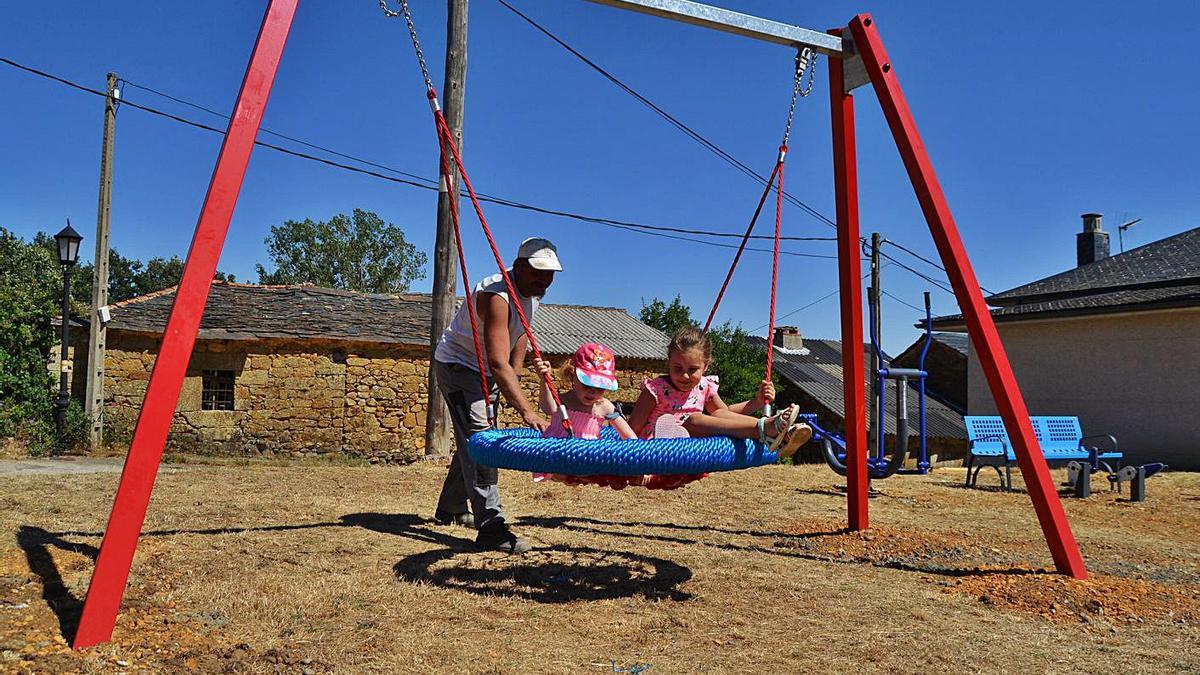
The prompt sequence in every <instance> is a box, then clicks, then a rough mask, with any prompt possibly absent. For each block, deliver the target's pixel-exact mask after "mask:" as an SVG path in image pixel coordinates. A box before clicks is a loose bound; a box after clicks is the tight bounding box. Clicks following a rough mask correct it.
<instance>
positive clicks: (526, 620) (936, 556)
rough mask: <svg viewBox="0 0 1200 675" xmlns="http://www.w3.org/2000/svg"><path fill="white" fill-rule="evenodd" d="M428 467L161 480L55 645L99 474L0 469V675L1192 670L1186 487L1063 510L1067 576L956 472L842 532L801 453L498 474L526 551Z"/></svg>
mask: <svg viewBox="0 0 1200 675" xmlns="http://www.w3.org/2000/svg"><path fill="white" fill-rule="evenodd" d="M443 472H444V468H442V467H439V466H436V465H429V464H419V465H414V466H409V467H405V468H360V467H345V466H280V465H278V464H272V465H265V464H264V465H257V464H247V465H226V466H202V465H191V466H188V467H187V470H186V471H178V472H164V473H162V474H160V476H159V481H158V485H157V487H156V490H155V496H154V499H153V500H152V502H151V505H150V511H149V515H148V517H147V521H146V525H145V530H144V531H145V535H144V536H143V537H142V540H141V544H140V547H139V549H138V555H137V558H136V559H135V562H134V567H133V573H132V575H131V578H130V583H129V588H128V591H127V594H126V598H125V602H124V604H123V606H122V612H121V615H120V616H119V618H118V621H117V628H116V633H115V634H114V637H113V641H112V642H111V643H108V644H105V645H101V646H99V647H94V648H91V649H87V650H84V651H82V652H80V653H75V652H72V651H70V649H68V647H67V641H68V639H69V636H70V635H71V634H72V632H73V630H74V628H75V624H76V623H77V621H78V616H79V611H80V607H81V602H82V599H83V596H84V594H85V592H86V589H87V584H88V581H89V579H90V576H91V571H92V567H93V564H94V558H95V555H96V552H97V547H98V546H99V545H100V535H101V532H102V530H103V527H104V524H105V521H106V520H107V517H108V511H109V508H110V505H111V500H112V495H113V493H114V491H115V488H116V483H117V480H118V476H117V475H113V474H103V473H97V474H79V475H10V476H5V477H4V478H3V482H2V483H0V671H2V672H38V673H40V672H56V673H58V672H85V673H92V672H95V673H100V672H103V673H109V672H129V673H141V672H234V673H241V672H247V673H325V672H339V673H342V672H351V673H353V672H389V673H390V672H451V673H508V672H513V673H529V672H537V673H542V672H549V673H579V672H595V673H611V672H614V671H622V672H643V671H645V670H646V669H647V666H649V668H650V673H651V674H652V675H653V674H657V673H675V672H687V673H691V672H703V673H710V672H711V673H723V672H799V671H800V670H801V669H808V668H817V669H825V670H831V671H834V672H844V671H847V670H851V669H854V670H861V671H863V672H913V671H938V672H948V671H953V672H989V673H991V672H1031V671H1032V672H1081V671H1086V672H1122V673H1126V672H1166V671H1170V672H1180V671H1182V672H1200V628H1198V626H1200V566H1198V565H1200V475H1196V474H1177V473H1173V474H1166V475H1161V476H1156V477H1155V478H1153V479H1151V480H1150V481H1149V482H1148V491H1149V495H1150V500H1149V501H1148V502H1146V503H1144V504H1131V503H1128V502H1125V501H1122V500H1121V499H1119V498H1118V496H1117V495H1116V494H1115V493H1107V492H1103V491H1102V492H1098V493H1096V494H1094V495H1093V496H1092V497H1091V498H1090V499H1088V500H1086V501H1080V500H1070V499H1068V500H1064V505H1065V508H1066V511H1067V514H1068V516H1069V518H1070V520H1071V523H1072V527H1073V529H1074V532H1075V536H1076V537H1077V538H1078V540H1079V542H1080V546H1081V548H1082V550H1083V554H1084V557H1085V559H1086V560H1087V563H1088V567H1089V571H1090V573H1091V577H1090V578H1089V579H1088V580H1086V581H1077V580H1072V579H1068V578H1065V577H1062V576H1059V575H1056V574H1054V573H1053V569H1052V568H1051V567H1050V557H1049V554H1048V553H1047V551H1046V547H1045V543H1044V542H1043V540H1042V538H1041V533H1040V530H1039V528H1038V525H1037V522H1036V519H1035V517H1034V514H1033V510H1032V507H1031V505H1030V502H1029V498H1028V495H1026V494H1024V493H1023V492H1021V491H1017V492H1014V493H1004V492H1000V491H998V490H995V489H973V490H968V489H965V488H963V487H962V486H961V483H962V480H963V472H962V470H954V469H939V470H938V471H936V472H935V473H934V474H933V475H931V476H926V477H914V476H905V477H897V478H893V479H890V480H888V481H885V482H880V483H878V484H877V487H879V488H880V489H881V490H882V491H883V494H882V495H881V496H879V497H878V498H876V499H873V500H872V501H871V508H872V521H871V522H872V527H871V529H870V530H869V531H868V532H865V533H849V532H846V531H844V529H843V527H844V522H845V521H844V515H845V497H844V495H843V494H842V492H841V491H840V490H839V489H838V488H837V485H838V483H840V482H841V480H840V479H839V478H838V477H837V476H835V475H834V474H832V473H831V472H829V471H828V470H827V469H825V468H823V467H817V466H801V467H785V466H777V467H767V468H761V469H753V470H748V471H739V472H733V473H728V474H719V475H714V476H712V477H710V478H708V479H705V480H703V481H700V482H698V483H694V484H691V485H689V486H687V487H685V488H683V489H680V490H675V491H669V492H661V491H646V490H640V489H637V488H630V489H626V490H622V491H619V492H618V491H612V490H608V489H605V488H595V487H585V488H572V487H568V486H565V485H560V484H545V483H543V484H534V483H532V482H531V481H530V480H529V478H528V476H525V475H521V474H517V473H513V472H506V473H505V474H504V475H503V477H502V486H503V488H504V494H505V500H506V508H507V510H508V512H509V516H510V520H511V521H512V522H513V524H514V526H515V528H516V529H517V530H518V531H519V532H520V533H521V534H522V535H523V536H525V537H527V538H529V539H530V540H531V541H532V542H533V543H534V544H535V550H534V551H532V552H531V553H529V554H527V555H523V556H508V555H504V554H499V553H477V552H475V551H474V550H473V548H472V539H473V536H472V535H473V532H471V531H469V530H466V529H464V528H461V527H451V526H439V525H434V524H432V523H431V522H429V520H428V516H430V515H431V511H432V506H433V503H434V500H435V497H436V495H437V490H438V488H439V487H440V484H441V479H442V476H443ZM985 480H987V478H981V482H982V481H985Z"/></svg>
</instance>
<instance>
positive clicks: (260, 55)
mask: <svg viewBox="0 0 1200 675" xmlns="http://www.w3.org/2000/svg"><path fill="white" fill-rule="evenodd" d="M298 1H299V0H271V4H270V5H269V6H268V7H267V12H266V15H265V16H264V17H263V23H262V27H261V28H260V29H259V32H258V40H257V41H256V42H255V45H254V52H253V54H252V55H251V57H250V65H249V66H248V67H247V69H246V76H245V78H244V79H243V80H242V88H241V93H239V94H238V99H237V104H236V105H235V106H234V111H233V116H232V117H231V118H230V120H229V128H228V130H227V131H226V133H225V142H224V143H223V144H222V146H221V152H220V154H219V155H218V157H217V166H216V168H215V169H214V170H213V177H212V182H211V183H209V186H208V194H207V195H206V196H205V198H204V206H203V208H201V210H200V220H199V222H198V223H197V224H196V232H195V234H194V235H193V237H192V245H191V249H190V250H189V251H188V257H187V263H186V264H185V265H184V268H183V279H182V280H181V281H180V283H179V288H178V289H177V291H176V293H175V304H174V306H173V307H172V308H171V317H170V319H168V321H167V328H166V331H165V332H164V333H163V340H162V345H161V346H160V347H159V350H158V358H157V359H155V361H154V371H153V372H152V373H151V375H150V383H149V386H148V387H147V388H146V398H145V401H144V402H143V404H142V412H141V415H140V416H139V417H138V423H137V427H136V428H135V429H134V432H133V442H132V444H131V445H130V447H129V456H128V457H127V458H126V459H125V470H124V471H123V472H122V473H121V483H120V485H119V486H118V487H117V496H116V499H115V500H114V501H113V510H112V515H111V516H109V519H108V527H107V528H106V529H105V531H104V541H103V543H102V544H101V545H100V555H99V557H98V558H97V560H96V570H95V572H93V573H92V583H91V585H90V586H89V587H88V593H87V599H86V600H85V601H84V605H83V615H82V617H81V618H80V620H79V630H78V631H76V633H75V640H74V645H73V646H74V647H75V649H82V648H84V647H90V646H92V645H96V644H99V643H101V642H107V641H108V640H109V639H111V638H112V632H113V626H114V625H115V624H116V620H117V610H118V609H119V608H120V606H121V597H122V596H123V595H124V593H125V584H126V582H127V581H128V580H129V568H130V566H131V565H132V564H133V553H134V549H135V548H136V547H137V542H138V537H139V536H140V535H141V532H142V523H143V522H144V520H145V518H146V507H147V505H148V504H149V503H150V492H151V490H152V489H153V488H154V479H155V477H156V476H157V475H158V465H159V462H160V460H161V459H162V453H163V446H164V444H165V443H166V440H167V431H168V430H169V429H170V427H171V418H172V417H173V416H174V413H175V406H176V404H177V403H178V401H179V390H180V388H181V387H182V386H183V376H184V374H185V372H186V371H187V365H188V361H189V360H190V358H191V355H192V347H193V345H194V344H195V342H196V331H197V330H198V329H199V327H200V317H201V316H202V315H203V314H204V305H205V304H206V303H207V302H208V293H209V290H210V288H211V287H212V279H213V274H214V273H215V272H216V270H217V261H218V259H219V258H220V257H221V248H222V246H223V245H224V243H225V234H226V232H227V231H228V230H229V220H230V218H232V217H233V207H234V204H236V203H237V197H238V192H239V191H240V190H241V187H242V178H243V177H244V176H245V175H246V165H247V164H248V163H249V162H250V151H251V150H252V149H253V148H254V138H255V136H256V135H257V134H258V127H259V124H260V123H261V122H262V115H263V110H264V109H266V106H267V97H268V96H269V95H270V93H271V85H272V84H273V83H274V81H275V72H276V70H277V69H278V67H279V59H280V56H281V55H282V53H283V45H284V43H285V42H286V41H287V35H288V31H289V30H290V29H291V25H292V18H293V17H294V16H295V14H296V4H297V2H298Z"/></svg>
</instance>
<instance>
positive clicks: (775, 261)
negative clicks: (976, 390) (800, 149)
mask: <svg viewBox="0 0 1200 675" xmlns="http://www.w3.org/2000/svg"><path fill="white" fill-rule="evenodd" d="M785 157H787V146H786V145H781V146H779V162H778V163H777V164H776V166H777V167H778V173H779V183H778V184H777V185H776V189H775V192H776V195H775V252H774V254H773V255H772V257H771V319H770V321H768V322H767V336H768V337H767V372H766V375H764V376H763V379H767V380H770V379H771V367H772V365H773V364H774V356H775V348H774V347H773V346H772V345H773V343H774V338H775V289H776V287H777V286H778V285H779V234H780V231H781V225H782V223H783V160H784V158H785Z"/></svg>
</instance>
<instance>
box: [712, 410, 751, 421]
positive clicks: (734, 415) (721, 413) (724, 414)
mask: <svg viewBox="0 0 1200 675" xmlns="http://www.w3.org/2000/svg"><path fill="white" fill-rule="evenodd" d="M707 414H709V415H711V416H713V417H725V418H728V419H742V420H744V419H746V418H750V419H752V420H758V418H757V417H754V416H753V415H743V414H742V413H735V412H733V411H732V410H730V409H729V408H721V409H720V410H714V411H713V412H711V413H707Z"/></svg>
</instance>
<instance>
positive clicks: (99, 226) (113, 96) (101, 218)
mask: <svg viewBox="0 0 1200 675" xmlns="http://www.w3.org/2000/svg"><path fill="white" fill-rule="evenodd" d="M119 95H120V94H119V92H117V74H116V73H109V74H108V97H107V98H106V99H105V100H104V137H103V140H102V141H101V145H100V199H99V204H98V205H97V207H96V257H95V258H94V264H93V266H92V314H91V316H90V317H89V318H88V322H89V323H90V324H91V329H90V331H89V335H88V359H87V363H88V377H87V398H86V399H85V404H84V409H85V410H86V411H87V414H88V418H90V419H91V421H92V427H91V432H90V433H89V446H90V447H91V448H92V450H98V449H99V448H100V444H101V443H102V442H103V441H104V343H105V341H106V340H107V338H108V329H107V328H106V327H105V324H104V323H103V322H102V321H101V320H100V308H101V307H104V306H106V305H108V234H109V209H110V207H111V206H112V163H113V134H114V127H115V126H116V121H117V97H118V96H119Z"/></svg>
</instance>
